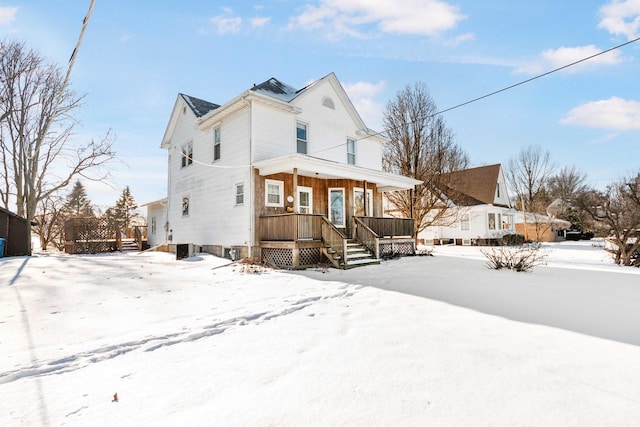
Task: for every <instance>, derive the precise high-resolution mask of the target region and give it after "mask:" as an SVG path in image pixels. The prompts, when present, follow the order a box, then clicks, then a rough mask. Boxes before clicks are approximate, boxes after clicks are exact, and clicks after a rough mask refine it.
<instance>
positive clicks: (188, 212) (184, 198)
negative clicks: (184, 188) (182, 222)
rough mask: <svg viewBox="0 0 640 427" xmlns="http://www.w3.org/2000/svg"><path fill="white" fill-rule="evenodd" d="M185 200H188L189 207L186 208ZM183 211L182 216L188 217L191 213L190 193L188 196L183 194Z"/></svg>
mask: <svg viewBox="0 0 640 427" xmlns="http://www.w3.org/2000/svg"><path fill="white" fill-rule="evenodd" d="M185 200H186V202H187V209H186V210H185V208H184V207H185V203H184V202H185ZM181 211H182V218H186V217H188V216H189V215H190V214H191V200H190V197H189V195H186V196H182V207H181Z"/></svg>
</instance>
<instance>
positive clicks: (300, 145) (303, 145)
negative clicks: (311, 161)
mask: <svg viewBox="0 0 640 427" xmlns="http://www.w3.org/2000/svg"><path fill="white" fill-rule="evenodd" d="M307 145H308V140H307V125H306V124H304V123H301V122H296V152H298V153H300V154H307Z"/></svg>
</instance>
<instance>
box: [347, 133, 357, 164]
mask: <svg viewBox="0 0 640 427" xmlns="http://www.w3.org/2000/svg"><path fill="white" fill-rule="evenodd" d="M347 163H348V164H350V165H355V164H356V141H355V140H353V139H347Z"/></svg>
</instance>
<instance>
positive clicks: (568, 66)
mask: <svg viewBox="0 0 640 427" xmlns="http://www.w3.org/2000/svg"><path fill="white" fill-rule="evenodd" d="M637 41H640V37H637V38H635V39H633V40H629V41H627V42H625V43H621V44H619V45H617V46H613V47H610V48H609V49H606V50H603V51H601V52H598V53H595V54H593V55H590V56H587V57H584V58H582V59H579V60H577V61H574V62H572V63H570V64H567V65H563V66H562V67H558V68H554V69H553V70H551V71H547V72H545V73H542V74H538V75H537V76H534V77H531V78H529V79H526V80H523V81H521V82H518V83H514V84H512V85H510V86H507V87H504V88H502V89H498V90H496V91H493V92H491V93H488V94H486V95H482V96H479V97H477V98H473V99H471V100H469V101H466V102H463V103H461V104H457V105H454V106H453V107H449V108H446V109H444V110H440V111H437V112H435V113H433V114H430V115H428V116H427V118H431V117H435V116H438V115H440V114H444V113H446V112H449V111H451V110H455V109H457V108H460V107H464V106H465V105H469V104H472V103H474V102H478V101H480V100H482V99H485V98H489V97H490V96H494V95H497V94H499V93H502V92H506V91H508V90H511V89H513V88H515V87H518V86H522V85H523V84H526V83H529V82H532V81H534V80H537V79H540V78H542V77H546V76H548V75H550V74H553V73H557V72H558V71H562V70H564V69H567V68H570V67H573V66H575V65H578V64H580V63H582V62H585V61H588V60H590V59H593V58H595V57H598V56H600V55H604V54H605V53H609V52H611V51H613V50H616V49H620V48H621V47H624V46H627V45H630V44H632V43H635V42H637ZM386 132H387V131H386V130H383V131H380V132H376V133H374V134H371V135H367V136H363V137H362V138H358V139H357V141H360V140H362V139H366V138H369V137H371V136H378V135H382V134H384V133H386ZM345 144H346V143H341V144H339V145H336V146H335V147H330V148H327V149H326V150H329V149H332V148H337V147H339V146H341V145H345ZM322 151H325V150H322Z"/></svg>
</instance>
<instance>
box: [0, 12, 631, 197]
mask: <svg viewBox="0 0 640 427" xmlns="http://www.w3.org/2000/svg"><path fill="white" fill-rule="evenodd" d="M89 4H90V0H83V1H80V0H73V1H71V0H29V1H20V0H13V1H5V0H0V37H1V38H7V39H11V40H19V41H24V42H25V43H27V45H28V46H29V47H32V48H34V49H35V50H37V51H38V52H39V53H40V54H42V55H43V56H46V57H48V58H50V59H51V60H53V61H55V62H56V63H58V64H60V66H61V67H62V68H65V67H66V64H67V61H68V59H69V56H70V54H71V52H72V51H73V48H74V46H75V43H76V40H77V37H78V34H79V32H80V29H81V23H82V19H83V18H84V16H85V14H86V12H87V10H88V8H89ZM637 37H640V0H624V1H621V0H613V1H604V0H603V1H591V0H580V1H578V0H566V1H561V2H558V1H556V0H538V1H535V2H522V1H509V0H485V1H482V2H479V1H477V0H460V1H454V0H378V1H375V2H373V1H367V0H315V1H289V0H272V1H268V0H264V1H257V2H252V1H241V2H239V1H234V2H231V1H202V0H201V1H193V0H182V1H180V2H175V1H154V2H132V1H130V0H126V1H121V0H109V1H107V0H96V4H95V8H94V10H93V15H92V16H91V20H90V22H89V25H88V27H87V30H86V33H85V37H84V40H83V42H82V46H81V48H80V51H79V54H78V57H77V60H76V63H75V67H74V69H73V74H72V82H73V90H75V91H76V92H77V93H78V94H86V100H85V104H84V106H83V108H82V109H81V110H80V111H79V112H78V115H77V118H78V119H80V121H81V127H80V128H78V129H77V135H76V136H75V137H76V138H100V137H101V136H102V135H104V133H105V132H106V130H107V129H111V130H112V132H113V133H114V134H115V135H116V138H117V139H116V143H115V150H116V152H117V154H118V161H117V162H116V163H115V164H114V165H113V172H112V175H113V176H112V178H111V180H110V183H109V185H106V184H104V183H92V182H86V183H85V184H86V186H87V189H88V192H89V197H90V198H91V199H92V201H93V202H94V203H95V204H97V205H98V206H100V207H101V208H103V209H104V208H106V207H108V206H110V205H112V204H113V203H114V202H115V200H116V199H117V198H118V196H119V195H120V193H121V191H122V189H123V188H124V186H126V185H129V186H130V187H131V191H132V193H133V195H134V197H135V198H136V200H137V201H138V203H139V204H141V203H145V202H149V201H152V200H156V199H159V198H161V197H163V196H164V195H165V193H166V155H165V152H164V151H163V150H161V149H160V148H159V146H160V141H161V138H162V135H163V133H164V131H165V129H166V126H167V122H168V120H169V115H170V113H171V110H172V107H173V104H174V102H175V99H176V96H177V94H178V93H179V92H182V93H186V94H188V95H192V96H196V97H199V98H202V99H205V100H208V101H211V102H215V103H218V104H224V103H225V102H227V101H229V100H231V99H232V98H233V97H235V96H236V95H238V94H240V93H241V92H242V91H244V90H246V89H248V88H249V87H251V86H252V85H253V84H254V83H261V82H263V81H265V80H267V79H268V78H270V77H276V78H278V79H279V80H281V81H283V82H285V83H287V84H290V85H292V86H294V87H302V86H304V85H305V84H307V83H308V82H310V81H312V80H315V79H318V78H320V77H323V76H325V75H326V74H328V73H330V72H335V73H336V75H337V77H338V79H339V80H340V81H341V82H342V84H343V86H344V87H345V89H346V91H347V93H348V94H349V96H350V97H351V99H352V101H353V102H354V104H355V106H356V108H357V109H358V111H359V112H360V114H361V115H362V117H363V119H364V120H365V123H366V124H367V125H368V126H369V127H370V128H372V129H374V130H382V126H381V122H382V113H383V110H384V107H385V105H386V103H387V102H388V101H389V100H390V99H392V98H393V97H394V96H395V95H396V93H397V92H398V91H400V90H402V89H403V88H404V87H405V86H407V85H413V84H414V83H416V82H422V83H424V84H426V85H427V87H428V89H429V91H430V93H431V95H432V97H433V98H434V100H435V102H436V104H437V106H438V108H439V109H440V110H444V109H448V108H450V107H453V106H455V105H458V104H461V103H464V102H466V101H469V100H471V99H474V98H477V97H480V96H483V95H486V94H488V93H491V92H493V91H496V90H499V89H502V88H504V87H507V86H510V85H512V84H515V83H518V82H520V81H523V80H526V79H529V78H531V77H534V76H535V75H537V74H540V73H543V72H546V71H550V70H552V69H554V68H557V67H560V66H562V65H565V64H568V63H571V62H573V61H576V60H578V59H581V58H583V57H587V56H590V55H593V54H595V53H598V52H600V51H603V50H606V49H608V48H610V47H613V46H616V45H619V44H621V43H625V42H627V41H630V40H633V39H635V38H637ZM639 76H640V42H634V43H631V44H629V45H627V46H625V47H623V48H621V49H617V50H615V51H612V52H610V53H607V54H604V55H601V56H598V57H597V58H594V59H593V60H590V61H588V62H586V63H583V64H581V65H579V66H575V67H571V68H569V69H567V70H564V71H561V72H558V73H554V74H551V75H549V76H547V77H544V78H541V79H537V80H534V81H533V82H530V83H527V84H525V85H521V86H518V87H516V88H514V89H511V90H509V91H505V92H502V93H500V94H497V95H495V96H492V97H489V98H486V99H483V100H481V101H478V102H475V103H472V104H469V105H467V106H464V107H461V108H458V109H454V110H452V111H449V112H446V113H444V115H443V117H444V119H445V121H446V123H447V125H448V126H449V127H450V128H451V129H452V130H453V131H454V132H455V134H456V142H457V143H458V144H459V145H460V146H461V147H463V148H464V149H465V150H466V151H467V152H468V153H469V156H470V158H471V161H472V163H473V165H475V166H480V165H486V164H493V163H503V164H506V162H507V161H508V159H509V158H511V157H514V156H515V155H517V154H518V152H519V151H520V150H521V149H522V148H523V147H527V146H529V145H540V146H541V147H542V148H544V149H547V150H549V151H550V152H551V157H552V160H553V162H554V164H555V165H556V166H557V167H558V168H559V167H562V166H571V165H574V166H575V167H576V168H578V169H579V170H580V171H582V172H583V173H586V174H587V176H588V183H589V184H591V185H593V186H596V187H603V186H604V185H606V184H607V183H608V182H611V181H613V180H616V179H618V178H620V177H622V176H625V175H630V174H632V173H635V172H637V171H638V169H640V81H639Z"/></svg>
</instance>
